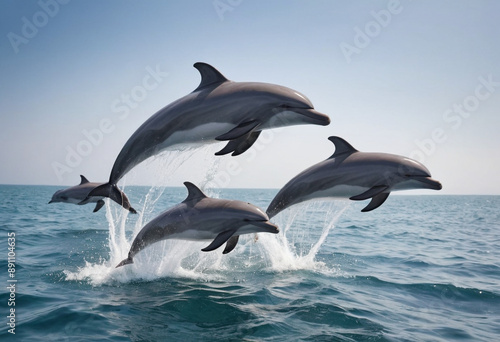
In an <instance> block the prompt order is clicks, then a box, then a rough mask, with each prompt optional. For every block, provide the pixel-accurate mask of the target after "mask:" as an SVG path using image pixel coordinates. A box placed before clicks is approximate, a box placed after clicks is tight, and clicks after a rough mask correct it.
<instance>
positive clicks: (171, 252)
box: [64, 147, 349, 286]
mask: <svg viewBox="0 0 500 342" xmlns="http://www.w3.org/2000/svg"><path fill="white" fill-rule="evenodd" d="M211 150H212V148H210V147H207V148H206V149H205V152H206V153H207V154H209V155H213V153H212V151H211ZM187 152H188V153H186V151H182V153H177V154H169V155H168V156H167V158H165V157H163V158H164V162H161V163H160V166H159V167H158V170H159V171H158V177H155V184H154V185H153V186H152V187H151V188H150V189H149V191H148V193H147V194H146V196H145V197H144V201H143V202H141V203H142V207H141V208H140V210H139V214H138V215H137V216H136V215H134V216H133V217H129V215H128V211H126V210H122V208H121V207H118V206H116V205H113V204H110V203H109V201H106V219H107V220H108V224H109V239H108V248H109V255H108V257H107V258H105V259H102V260H100V261H99V262H97V263H90V262H87V261H86V262H85V265H84V266H83V267H80V268H78V270H77V271H76V272H71V271H64V273H65V275H66V280H78V281H88V282H89V283H90V284H92V285H94V286H98V285H102V284H113V283H126V282H130V281H135V280H146V281H149V280H155V279H158V278H163V277H175V278H190V279H199V280H202V281H225V280H227V279H233V278H235V277H236V278H238V277H240V278H244V277H245V276H246V275H248V274H249V272H250V273H251V272H257V271H264V272H283V271H289V270H299V269H302V270H313V271H318V272H332V271H334V270H332V268H331V266H327V265H325V264H324V263H322V262H320V261H316V260H315V257H316V255H317V253H318V251H319V250H320V247H321V245H322V244H323V243H324V241H325V239H326V238H327V236H328V234H329V232H330V231H331V229H332V228H333V227H334V226H335V224H336V222H337V221H338V220H339V218H340V217H341V215H342V213H343V212H344V211H345V210H346V209H347V208H348V206H349V202H348V201H327V202H309V203H306V204H301V205H297V206H294V207H292V208H290V209H288V210H286V211H284V212H282V213H280V214H279V215H277V216H276V217H275V218H273V220H272V221H273V222H274V223H276V224H278V226H279V227H280V230H281V231H280V233H279V234H276V235H274V234H265V233H262V234H259V235H258V239H255V238H254V235H253V234H248V235H244V236H241V237H240V241H239V243H238V246H237V247H236V249H235V250H234V251H233V252H232V253H230V254H227V255H223V254H222V253H221V250H216V251H214V252H209V253H205V252H202V251H201V249H202V248H203V247H206V246H207V245H208V244H209V243H210V241H181V240H166V241H162V242H159V243H156V244H153V245H151V246H149V247H148V248H146V249H144V250H143V251H141V253H139V254H138V255H137V256H136V257H135V258H134V263H133V264H130V265H127V266H124V267H120V268H118V269H117V268H115V266H116V265H117V264H118V263H119V262H120V261H121V260H123V259H124V258H126V256H127V255H128V251H129V249H130V246H131V243H132V241H133V239H134V237H135V236H136V235H137V233H138V232H139V231H140V230H141V229H142V227H143V226H144V224H145V223H146V222H148V221H149V220H151V219H152V218H153V217H154V216H155V215H154V210H155V206H156V205H157V204H158V201H159V199H160V198H161V196H162V194H163V192H164V190H165V187H164V186H162V184H165V183H167V181H168V179H167V177H168V175H170V174H172V173H173V172H174V171H175V170H176V169H178V168H179V167H180V166H181V165H182V164H183V163H184V162H185V161H187V160H188V159H189V158H190V157H191V155H192V153H193V152H192V151H187ZM189 152H191V153H189ZM205 165H206V166H205V167H207V169H208V170H209V171H208V172H207V173H206V175H205V176H204V178H203V179H201V180H193V182H196V183H197V185H199V186H200V187H201V188H202V189H203V188H205V187H206V186H207V185H208V184H210V183H211V181H212V180H213V179H214V177H216V175H217V172H218V168H219V158H207V160H206V164H205ZM160 170H161V171H160ZM165 175H167V176H165ZM204 191H206V193H207V194H208V195H210V196H213V197H218V190H216V189H212V188H210V187H207V188H205V189H204ZM156 211H158V210H156ZM136 217H137V219H135V218H136ZM131 225H133V228H132V229H131V228H130V226H131ZM318 227H322V230H321V232H319V231H318V229H317V228H318Z"/></svg>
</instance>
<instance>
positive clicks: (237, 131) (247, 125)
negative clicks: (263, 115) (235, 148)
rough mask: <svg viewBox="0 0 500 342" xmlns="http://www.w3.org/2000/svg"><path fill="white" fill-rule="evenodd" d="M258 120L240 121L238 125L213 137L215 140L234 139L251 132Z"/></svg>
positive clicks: (258, 123)
mask: <svg viewBox="0 0 500 342" xmlns="http://www.w3.org/2000/svg"><path fill="white" fill-rule="evenodd" d="M258 125H260V122H259V121H257V120H252V121H247V122H242V123H240V124H239V125H238V126H236V127H234V128H233V129H231V130H230V131H229V132H227V133H224V134H221V135H219V136H217V137H215V140H234V139H237V138H239V137H241V136H243V135H245V134H248V133H250V132H252V131H253V130H254V129H255V128H256V127H257V126H258Z"/></svg>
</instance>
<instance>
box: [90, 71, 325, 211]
mask: <svg viewBox="0 0 500 342" xmlns="http://www.w3.org/2000/svg"><path fill="white" fill-rule="evenodd" d="M194 67H195V68H196V69H198V71H199V72H200V74H201V83H200V85H199V86H198V88H196V89H195V90H194V91H193V92H192V93H190V94H188V95H186V96H184V97H182V98H180V99H178V100H176V101H174V102H172V103H171V104H169V105H167V106H166V107H164V108H162V109H160V110H159V111H158V112H157V113H156V114H154V115H153V116H151V117H150V118H149V119H148V120H146V122H144V123H143V124H142V125H141V126H140V127H139V128H138V129H137V130H136V131H135V132H134V134H132V136H131V137H130V138H129V139H128V141H127V142H126V143H125V145H124V146H123V148H122V150H121V151H120V153H119V155H118V157H117V158H116V160H115V163H114V165H113V169H112V170H111V174H110V177H109V182H108V183H107V184H104V185H102V186H99V187H97V188H96V189H94V190H93V191H92V192H91V193H90V194H89V195H90V196H104V197H110V198H111V199H112V200H114V201H116V202H117V203H119V204H121V203H122V201H123V200H122V198H121V195H120V191H119V190H118V187H117V183H118V181H119V180H120V179H121V178H122V177H123V176H124V175H125V174H126V173H127V172H128V171H130V170H131V169H132V168H133V167H135V166H136V165H137V164H139V163H141V162H142V161H144V160H145V159H147V158H149V157H151V156H153V155H155V154H157V153H159V152H161V151H163V150H165V149H167V148H168V147H171V146H174V145H178V144H184V143H198V142H203V143H212V142H217V141H228V143H227V145H226V146H225V147H224V148H223V149H222V150H220V151H219V152H217V153H216V155H224V154H228V153H232V155H233V156H236V155H239V154H241V153H243V152H245V151H246V150H248V149H249V148H250V147H251V146H252V145H253V143H254V142H255V141H256V140H257V138H258V137H259V134H260V133H261V131H262V130H263V129H268V128H276V127H283V126H291V125H299V124H316V125H323V126H325V125H328V124H329V123H330V118H329V117H328V116H326V115H325V114H321V113H319V112H317V111H315V110H314V108H313V105H312V103H311V101H309V99H308V98H307V97H306V96H304V95H302V94H301V93H299V92H297V91H295V90H292V89H290V88H287V87H283V86H279V85H275V84H268V83H257V82H233V81H230V80H228V79H227V78H226V77H224V76H223V75H222V74H221V73H220V72H219V71H218V70H217V69H215V68H214V67H212V66H211V65H208V64H206V63H195V64H194Z"/></svg>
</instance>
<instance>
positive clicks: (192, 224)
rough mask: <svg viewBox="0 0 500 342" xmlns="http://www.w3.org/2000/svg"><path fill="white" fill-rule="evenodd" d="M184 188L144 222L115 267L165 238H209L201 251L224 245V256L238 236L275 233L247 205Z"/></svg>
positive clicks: (191, 186)
mask: <svg viewBox="0 0 500 342" xmlns="http://www.w3.org/2000/svg"><path fill="white" fill-rule="evenodd" d="M184 185H185V186H186V188H187V190H188V196H187V198H186V199H185V200H184V201H183V202H182V203H180V204H178V205H176V206H174V207H172V208H170V209H167V210H166V211H164V212H162V213H161V214H160V215H158V216H157V217H155V218H154V219H153V220H151V221H150V222H148V223H147V224H146V225H145V226H144V227H143V228H142V229H141V231H140V232H139V233H138V234H137V236H136V237H135V239H134V241H133V242H132V246H131V247H130V251H129V253H128V257H127V259H124V260H123V261H122V262H120V263H119V264H118V265H117V266H116V267H120V266H123V265H127V264H131V263H133V262H134V259H133V258H134V256H135V255H136V254H137V253H139V252H140V251H141V250H143V249H144V248H146V247H148V246H149V245H151V244H153V243H156V242H159V241H162V240H166V239H181V240H206V239H213V241H212V242H211V243H210V244H209V245H208V246H207V247H205V248H203V249H202V251H204V252H209V251H213V250H215V249H217V248H219V247H220V246H222V245H223V244H224V243H226V247H225V249H224V251H223V252H222V253H223V254H227V253H229V252H231V251H232V250H233V249H234V248H235V247H236V244H237V243H238V238H239V236H240V235H243V234H251V233H273V234H277V233H278V232H279V230H278V227H277V226H276V225H274V224H272V223H271V222H269V217H268V216H267V215H266V214H265V213H264V212H263V211H262V210H261V209H259V208H257V207H256V206H254V205H252V204H250V203H246V202H242V201H236V200H225V199H216V198H210V197H207V196H206V195H205V194H204V193H203V192H202V191H201V190H200V189H199V188H197V187H196V185H194V184H192V183H190V182H185V183H184Z"/></svg>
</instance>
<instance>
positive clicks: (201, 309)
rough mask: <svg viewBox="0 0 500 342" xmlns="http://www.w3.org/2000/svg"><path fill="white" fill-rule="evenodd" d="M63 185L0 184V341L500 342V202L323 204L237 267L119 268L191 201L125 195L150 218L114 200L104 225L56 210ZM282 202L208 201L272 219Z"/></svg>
mask: <svg viewBox="0 0 500 342" xmlns="http://www.w3.org/2000/svg"><path fill="white" fill-rule="evenodd" d="M60 188H61V187H52V186H12V185H1V186H0V196H1V202H0V225H1V230H0V236H1V239H0V246H2V247H1V248H0V260H1V262H2V265H3V266H2V268H1V272H0V283H1V284H2V286H1V288H2V290H1V293H0V312H1V314H0V316H1V317H2V318H1V319H0V320H2V321H3V322H2V324H1V325H0V340H1V341H23V342H24V341H71V342H76V341H498V339H499V338H500V196H441V195H429V196H420V195H417V196H412V195H399V196H398V195H394V194H393V195H391V196H390V197H389V199H388V200H387V201H386V203H385V204H384V205H382V206H381V207H380V208H378V209H376V210H375V211H372V212H369V213H361V212H360V210H361V209H362V208H363V207H364V206H365V205H366V203H365V202H362V203H358V202H356V203H355V202H350V201H323V202H309V203H306V204H302V205H297V206H295V207H292V208H290V209H289V210H287V211H284V212H282V213H280V214H279V215H278V216H276V217H275V218H274V219H273V220H272V221H273V222H274V223H276V224H278V225H279V227H280V230H281V232H280V233H279V234H278V235H272V234H265V233H262V234H259V235H258V239H256V238H255V236H253V235H246V236H242V237H241V238H240V243H239V244H238V246H237V247H236V249H235V250H234V251H232V252H231V253H230V254H227V255H222V249H223V248H220V249H218V250H216V251H213V252H209V253H204V252H201V251H200V249H201V248H203V247H205V246H206V245H208V243H209V241H200V242H196V241H181V240H170V241H165V242H160V243H157V244H156V245H154V246H151V247H150V248H147V249H145V250H144V251H142V252H141V253H139V254H138V255H137V256H136V257H135V263H134V264H133V265H127V266H125V267H122V268H119V269H115V266H116V264H117V263H118V262H119V261H121V260H122V259H124V258H125V257H126V256H127V252H128V249H129V247H130V243H131V241H132V239H133V238H134V236H135V234H136V233H137V232H138V231H139V230H140V229H141V227H142V226H143V225H144V224H145V223H147V222H148V221H149V220H151V219H152V218H153V217H155V216H156V215H157V214H158V213H160V212H162V211H163V210H165V209H166V208H168V207H170V206H172V205H175V204H177V203H178V202H180V201H182V200H184V198H185V197H186V194H187V192H186V190H185V188H162V187H153V188H149V187H134V186H128V187H126V188H125V191H126V193H127V194H128V196H129V198H130V200H131V202H132V204H133V205H134V207H135V208H136V209H138V210H139V211H140V213H139V214H137V215H132V214H130V215H128V213H127V212H126V211H124V210H122V209H121V208H120V207H118V205H116V204H115V203H113V202H111V203H110V202H109V201H106V205H105V207H103V208H102V209H101V211H99V212H98V213H92V210H93V208H94V204H88V205H85V206H77V205H73V204H63V203H54V204H50V205H49V204H47V202H48V201H49V200H50V198H51V196H52V194H53V193H54V192H55V191H56V190H58V189H60ZM276 192H277V190H257V189H254V190H248V189H245V190H237V189H228V190H219V191H209V194H210V195H212V196H217V197H220V198H228V199H239V200H244V201H248V202H251V203H253V204H255V205H257V206H260V207H262V208H263V209H265V208H266V206H267V204H268V203H269V202H270V201H271V199H272V198H273V196H274V194H275V193H276ZM12 233H15V236H14V238H15V240H12V239H11V240H9V239H8V237H9V236H8V235H9V234H11V236H12ZM9 243H11V245H12V244H14V248H15V249H12V248H11V252H12V251H13V252H14V253H15V260H11V261H14V262H13V263H11V265H10V266H8V263H7V261H8V260H7V259H8V253H9V249H8V248H9ZM11 247H12V246H11ZM11 256H12V253H11ZM12 269H15V272H12ZM9 270H10V273H9ZM10 274H13V276H12V277H10V276H9V275H10ZM12 284H15V286H14V287H12ZM13 288H14V289H15V290H12V289H13ZM13 302H14V303H15V306H9V304H12V303H13ZM12 308H15V312H14V315H15V317H14V318H13V317H12V315H11V311H10V309H12ZM9 315H11V317H10V318H9V317H8V316H9ZM12 320H13V321H14V322H13V321H12ZM9 323H10V326H9ZM12 323H13V324H14V330H12V329H13V328H12V326H13V325H12ZM9 330H10V331H11V332H12V331H13V332H15V335H13V334H12V333H11V332H9Z"/></svg>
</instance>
